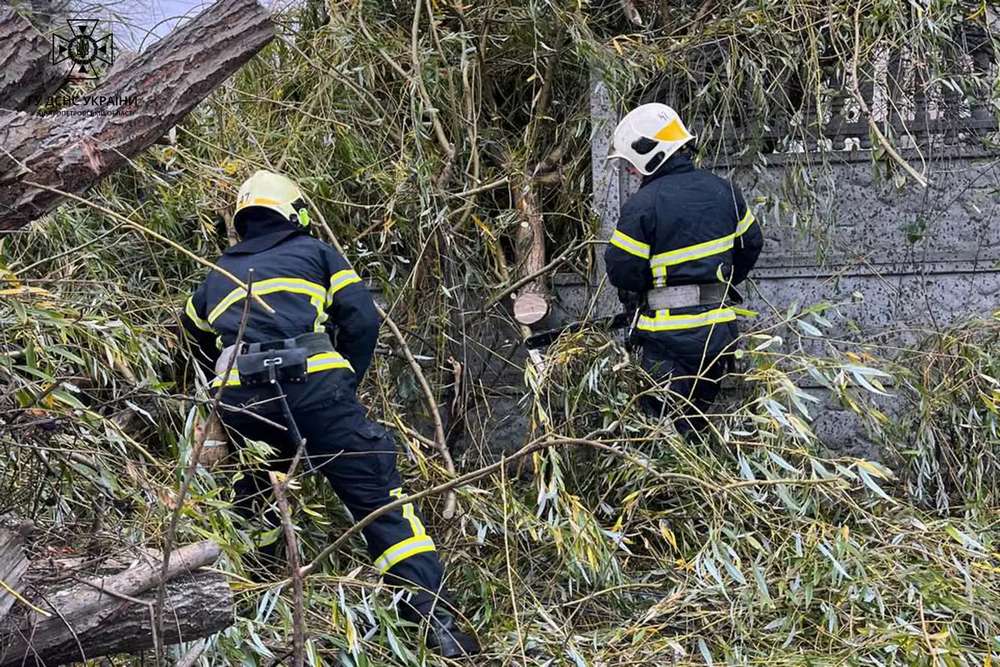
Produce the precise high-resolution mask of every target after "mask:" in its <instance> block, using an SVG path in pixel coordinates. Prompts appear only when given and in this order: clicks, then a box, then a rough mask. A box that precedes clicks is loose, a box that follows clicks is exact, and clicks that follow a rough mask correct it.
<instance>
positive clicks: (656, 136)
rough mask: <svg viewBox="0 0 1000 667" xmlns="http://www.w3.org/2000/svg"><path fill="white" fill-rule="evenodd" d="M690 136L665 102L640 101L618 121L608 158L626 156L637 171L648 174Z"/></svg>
mask: <svg viewBox="0 0 1000 667" xmlns="http://www.w3.org/2000/svg"><path fill="white" fill-rule="evenodd" d="M693 138H694V135H692V134H691V133H690V132H688V130H687V128H686V127H684V123H683V122H682V121H681V119H680V116H678V115H677V112H676V111H674V110H673V109H671V108H670V107H668V106H667V105H666V104H659V103H657V102H653V103H650V104H643V105H642V106H639V107H636V108H635V109H633V110H632V111H630V112H628V113H627V114H626V115H625V117H624V118H622V120H621V122H620V123H618V127H616V128H615V135H614V138H613V139H612V142H611V143H612V150H611V155H609V156H608V159H609V160H610V159H612V158H622V159H625V160H628V161H629V162H631V163H632V166H633V167H635V168H636V169H638V170H639V172H640V173H641V174H643V175H645V176H649V175H650V174H652V173H653V172H654V171H656V170H657V169H658V168H659V167H660V165H661V164H663V163H664V162H666V160H667V158H669V157H670V156H671V155H673V154H674V153H676V152H677V150H678V149H679V148H680V147H681V146H683V145H684V144H686V143H687V142H689V141H691V140H692V139H693Z"/></svg>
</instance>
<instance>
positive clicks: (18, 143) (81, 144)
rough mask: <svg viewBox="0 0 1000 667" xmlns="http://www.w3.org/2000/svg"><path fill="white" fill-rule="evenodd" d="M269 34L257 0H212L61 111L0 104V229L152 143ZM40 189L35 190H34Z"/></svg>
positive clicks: (22, 221)
mask: <svg viewBox="0 0 1000 667" xmlns="http://www.w3.org/2000/svg"><path fill="white" fill-rule="evenodd" d="M273 36H274V26H273V24H272V23H271V21H270V18H269V15H268V12H267V10H265V9H264V8H263V7H261V6H260V5H259V4H258V3H257V2H256V0H219V1H218V2H216V3H215V4H214V5H212V6H211V7H210V8H209V9H208V10H206V11H205V12H203V13H202V14H200V15H199V16H197V17H196V18H195V19H193V20H191V21H190V22H188V23H186V24H185V25H183V26H182V27H180V28H178V29H176V30H174V31H173V32H171V33H170V34H169V35H168V36H167V37H166V38H164V39H163V40H161V41H160V42H158V43H156V44H155V45H154V46H153V47H151V48H150V49H149V50H147V51H146V52H144V53H143V54H141V55H139V56H137V57H136V58H135V59H134V60H132V61H131V62H130V63H129V64H128V67H123V68H120V69H119V68H115V69H114V70H113V71H112V72H111V73H110V74H109V75H108V77H107V78H106V79H105V80H104V81H102V82H101V84H100V85H99V86H98V87H97V88H96V89H95V90H94V91H93V93H90V94H89V95H87V96H86V101H85V103H80V104H76V105H74V106H73V107H72V109H71V110H70V111H72V112H73V113H74V114H77V115H69V113H57V114H54V115H52V116H44V117H42V116H35V115H30V114H26V113H23V112H16V111H2V110H0V230H12V229H17V228H19V227H22V226H24V225H26V224H27V223H29V222H30V221H32V220H35V219H37V218H39V217H41V216H42V215H44V214H45V213H46V212H47V211H48V210H50V209H51V208H53V207H54V206H55V205H56V204H58V203H59V201H60V195H59V193H58V192H53V190H57V191H64V192H71V193H74V194H78V193H81V192H83V191H84V190H86V189H87V188H89V187H90V186H92V185H94V184H95V183H97V182H98V181H99V180H100V179H101V178H103V177H105V176H107V175H109V174H111V173H112V172H114V171H115V170H116V169H118V168H120V167H122V166H124V165H125V164H127V162H128V160H129V159H130V158H132V157H134V156H135V155H138V154H139V153H140V152H142V151H143V150H144V149H146V148H147V147H148V146H150V145H151V144H153V143H154V142H155V141H156V140H157V139H159V138H160V137H161V136H162V135H163V134H164V133H166V132H167V131H168V130H169V129H170V128H171V127H172V126H174V125H175V124H176V123H177V122H178V121H180V119H181V118H183V117H184V116H185V115H186V114H188V113H189V112H190V111H191V110H192V109H194V107H195V106H196V105H197V104H198V103H199V102H200V101H201V100H203V99H204V98H205V97H207V96H208V94H209V93H211V92H212V90H214V89H215V88H216V87H218V86H219V85H220V84H221V83H222V82H223V81H225V80H226V79H227V78H228V77H229V76H230V75H231V74H233V72H235V71H236V70H237V69H239V68H240V66H242V65H243V63H245V62H246V61H247V60H249V59H250V58H251V57H252V56H253V55H254V54H255V53H257V52H258V51H259V50H260V49H261V48H263V47H264V45H266V44H267V43H268V42H269V41H270V40H271V38H272V37H273ZM38 186H42V187H38Z"/></svg>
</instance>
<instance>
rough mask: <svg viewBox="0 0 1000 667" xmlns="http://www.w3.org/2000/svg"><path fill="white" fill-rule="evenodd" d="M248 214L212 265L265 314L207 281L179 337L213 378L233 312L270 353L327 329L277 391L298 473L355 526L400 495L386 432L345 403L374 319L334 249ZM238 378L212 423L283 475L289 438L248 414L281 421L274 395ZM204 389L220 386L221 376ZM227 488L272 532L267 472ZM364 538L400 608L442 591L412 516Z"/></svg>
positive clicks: (268, 215)
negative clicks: (283, 399) (270, 450)
mask: <svg viewBox="0 0 1000 667" xmlns="http://www.w3.org/2000/svg"><path fill="white" fill-rule="evenodd" d="M248 210H250V211H251V212H253V215H252V216H251V215H249V214H248V217H247V218H246V220H245V221H246V222H247V224H246V235H245V237H244V238H243V240H242V241H241V242H240V243H238V244H236V245H234V246H231V247H229V248H227V249H226V251H225V252H224V253H223V255H222V256H221V257H220V258H219V260H218V263H219V265H220V266H221V267H223V268H225V269H227V270H228V271H230V272H231V273H232V274H234V275H236V276H239V277H240V279H241V280H244V281H246V282H251V276H252V278H253V280H252V283H253V291H254V294H255V295H256V296H257V297H259V298H263V299H265V300H266V302H267V303H268V304H269V306H270V308H271V310H272V311H273V312H267V311H265V310H264V309H263V308H260V307H258V304H257V303H256V302H255V301H251V302H250V303H249V304H245V301H244V299H245V298H246V293H245V289H244V288H240V287H234V286H233V283H232V281H231V280H229V278H227V277H226V276H225V275H222V274H221V273H219V272H217V271H211V272H210V273H209V274H208V276H207V277H206V278H205V280H204V282H202V283H201V285H200V286H199V287H198V289H197V290H195V292H194V294H192V295H191V298H189V299H188V302H187V304H186V306H185V309H184V313H183V315H182V322H183V324H184V329H185V331H186V332H187V333H188V335H189V336H190V337H191V338H192V339H193V340H194V341H195V342H196V343H197V345H198V350H199V352H200V360H201V361H202V363H203V364H204V366H205V367H206V370H207V371H209V372H218V369H216V368H215V366H216V365H217V362H218V360H219V358H220V353H221V350H222V349H223V348H224V347H226V346H232V345H234V344H235V341H236V340H237V338H238V336H239V331H240V329H241V327H242V326H243V324H244V323H243V319H244V312H246V321H245V335H244V337H243V339H242V342H243V343H248V344H254V343H257V344H267V345H271V344H272V343H274V342H278V341H282V342H283V341H287V340H288V339H293V338H297V337H299V336H302V335H306V334H309V335H312V336H315V335H316V334H319V336H320V338H322V337H323V336H324V335H326V334H330V329H329V327H330V326H333V327H334V329H333V331H334V334H333V336H332V337H330V346H329V348H330V349H318V350H311V351H310V353H309V354H310V356H308V358H307V359H306V381H305V382H304V383H293V382H285V383H283V384H284V386H283V389H284V391H285V392H286V394H287V402H288V406H289V410H290V411H291V413H292V414H293V416H294V419H295V422H296V425H297V427H298V429H299V431H300V432H301V434H302V436H303V437H304V438H305V440H306V462H305V465H306V468H305V469H311V470H317V471H319V472H321V473H322V474H323V475H324V476H325V477H326V478H327V480H329V482H330V484H331V485H332V486H333V489H334V491H335V492H336V493H337V495H338V496H339V497H340V499H341V500H342V501H343V503H344V505H345V506H346V507H347V509H348V510H349V511H350V513H351V515H352V516H353V517H354V519H361V518H363V517H364V516H366V515H368V514H369V513H371V512H372V511H373V510H375V509H378V508H380V507H382V506H384V505H386V504H388V503H390V502H392V501H394V500H396V499H397V498H400V497H402V496H403V495H404V494H403V491H402V488H401V486H402V485H401V482H400V477H399V472H398V471H397V470H396V446H395V443H394V442H393V439H392V437H391V436H390V435H389V434H388V433H386V431H385V429H383V428H382V427H381V426H379V425H378V424H375V423H373V422H371V421H369V420H368V419H367V418H366V417H365V412H364V409H363V408H362V407H361V405H360V404H359V403H358V400H357V397H356V388H357V384H358V383H359V382H360V381H361V379H362V378H363V377H364V375H365V372H366V371H367V369H368V366H369V365H370V364H371V359H372V354H373V353H374V349H375V344H376V341H377V339H378V328H379V322H378V313H377V310H376V308H375V305H374V303H373V301H372V298H371V295H370V294H369V292H368V290H367V288H366V287H365V286H364V283H363V282H362V280H361V278H360V276H358V275H357V274H356V273H355V272H354V270H353V269H352V268H351V267H350V264H348V262H347V260H346V259H345V258H344V257H343V256H342V255H341V254H340V253H339V252H338V251H337V250H336V249H335V248H333V247H331V246H329V245H327V244H325V243H323V242H321V241H319V240H317V239H314V238H312V237H311V236H309V235H308V234H306V233H305V231H304V230H303V229H302V228H301V227H299V226H298V225H296V224H292V223H290V222H289V221H288V220H285V219H284V218H282V217H281V216H279V215H277V214H274V213H272V212H270V211H268V209H261V208H259V207H258V208H251V209H248ZM251 271H253V273H252V274H251ZM238 375H239V374H238V373H236V374H235V375H233V374H230V376H228V377H227V378H226V380H225V383H224V386H225V391H224V393H223V395H222V396H223V397H222V401H223V402H224V403H225V404H226V405H227V406H230V407H235V408H239V409H240V411H234V410H223V413H222V415H223V417H222V418H223V422H224V423H225V424H226V425H227V426H228V427H229V429H230V432H231V434H232V435H233V436H234V439H235V440H237V441H238V440H240V439H241V438H250V439H253V440H260V441H264V442H266V443H268V444H269V445H271V446H272V447H274V448H275V449H276V450H277V451H278V452H279V455H278V456H279V459H278V461H276V462H275V464H274V465H275V467H276V468H279V469H280V468H281V467H283V466H287V464H288V462H289V461H291V459H292V457H293V456H294V455H295V447H294V445H293V443H292V438H291V437H290V435H289V433H288V431H287V430H284V429H282V428H276V427H274V426H271V425H268V424H267V422H265V421H262V420H260V419H256V418H255V417H254V415H253V414H251V413H248V412H247V411H248V410H252V411H253V413H257V414H259V415H261V416H263V417H265V418H266V419H268V420H271V421H273V422H277V423H282V422H283V421H284V419H285V418H284V416H283V411H282V409H281V407H280V403H279V402H278V401H277V400H276V398H277V393H276V392H275V391H274V390H273V389H272V388H271V387H270V385H263V386H257V385H256V384H255V383H253V382H247V383H246V384H244V383H242V382H241V381H240V379H239V377H238ZM251 385H253V386H251ZM212 386H213V387H220V386H223V380H222V378H219V377H217V378H216V379H215V380H214V381H213V383H212ZM279 461H280V462H281V463H279ZM238 485H239V487H238V489H237V495H238V497H240V498H241V500H240V501H239V505H238V506H239V508H240V509H241V513H242V514H244V516H247V517H248V518H254V515H262V516H260V518H263V519H265V520H266V521H269V522H270V523H271V524H272V525H273V526H277V525H278V523H279V522H278V521H277V520H276V516H275V515H274V512H273V509H271V510H267V509H266V508H268V507H272V508H273V505H272V503H271V502H270V495H271V494H270V484H269V483H268V481H267V475H266V473H265V472H264V471H257V472H252V473H250V474H248V475H247V477H246V478H244V479H243V480H242V481H240V482H239V483H238ZM258 501H259V502H258ZM363 533H364V536H365V539H366V541H367V543H368V551H369V553H370V554H371V557H372V559H373V561H374V564H375V566H376V568H377V569H378V570H379V571H380V572H381V573H382V574H384V575H387V578H388V579H389V580H390V582H393V583H402V582H403V581H406V582H411V583H412V584H415V585H416V586H417V587H418V588H420V589H423V594H418V595H417V596H414V599H412V600H411V605H413V606H414V607H416V610H417V611H418V612H421V611H423V612H424V613H426V611H427V610H428V609H429V608H430V606H431V605H432V604H433V603H434V600H435V599H436V598H435V597H434V595H435V594H436V593H439V592H441V586H442V584H441V582H442V571H441V563H440V562H439V561H438V557H437V553H436V552H435V546H434V542H433V541H432V540H431V538H430V536H429V535H428V534H427V531H426V530H425V528H424V523H423V520H422V519H421V518H420V515H419V514H418V513H417V511H416V508H415V507H413V505H412V504H407V505H405V506H403V507H402V508H400V509H398V510H395V511H393V512H391V513H388V514H385V515H382V516H380V517H379V518H378V519H377V520H376V521H374V522H373V523H372V524H371V525H369V526H367V527H366V528H364V530H363ZM262 555H264V556H265V558H266V556H267V554H266V553H264V554H262ZM403 611H404V612H406V611H408V610H407V608H405V607H404V609H403Z"/></svg>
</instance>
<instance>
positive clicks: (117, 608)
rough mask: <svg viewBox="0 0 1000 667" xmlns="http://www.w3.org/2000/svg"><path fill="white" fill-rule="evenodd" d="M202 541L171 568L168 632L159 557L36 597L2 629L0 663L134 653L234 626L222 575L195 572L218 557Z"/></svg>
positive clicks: (174, 558)
mask: <svg viewBox="0 0 1000 667" xmlns="http://www.w3.org/2000/svg"><path fill="white" fill-rule="evenodd" d="M219 552H220V550H219V547H218V545H216V544H214V543H211V542H201V543H198V544H193V545H189V546H187V547H184V548H182V549H178V550H177V551H175V552H174V553H173V554H172V555H171V557H170V566H169V567H168V569H167V576H166V579H167V584H166V599H165V604H164V618H165V620H166V622H165V623H164V635H163V636H162V637H158V638H156V637H155V633H154V624H153V623H154V614H153V605H154V604H155V598H156V588H157V586H158V585H159V583H160V581H161V576H160V571H161V564H160V563H159V562H157V561H156V559H150V560H149V561H148V562H143V563H138V564H136V565H134V566H132V567H130V568H128V569H127V570H125V571H124V572H120V573H117V574H114V575H110V576H107V577H102V578H99V579H95V580H91V581H88V582H81V583H80V584H78V585H76V586H73V587H71V588H69V589H65V590H62V591H59V592H57V593H55V594H53V595H48V596H44V597H43V596H37V597H35V598H34V599H32V600H31V603H32V604H33V605H34V606H35V607H36V608H37V610H38V611H34V612H32V613H30V614H29V616H28V618H27V620H22V621H20V622H18V623H14V622H13V621H11V622H8V623H7V624H6V626H2V630H0V667H12V666H13V665H36V664H37V665H42V664H45V665H59V664H65V663H67V662H76V661H82V660H85V659H91V658H95V657H100V656H103V655H113V654H117V653H135V652H138V651H142V650H145V649H149V648H152V647H153V646H155V645H156V643H157V642H159V643H160V644H163V645H166V644H175V643H178V642H181V641H191V640H194V639H198V638H201V637H207V636H209V635H212V634H214V633H216V632H218V631H220V630H222V629H224V628H226V627H228V626H229V625H231V624H232V622H233V599H232V593H231V591H230V589H229V584H228V583H227V582H226V579H225V577H224V576H223V575H222V574H220V573H217V572H206V571H197V568H199V567H202V566H204V565H209V564H211V563H212V562H214V561H215V560H216V559H217V558H218V556H219Z"/></svg>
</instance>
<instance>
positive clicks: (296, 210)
mask: <svg viewBox="0 0 1000 667" xmlns="http://www.w3.org/2000/svg"><path fill="white" fill-rule="evenodd" d="M254 206H259V207H261V208H269V209H271V210H272V211H277V212H278V213H280V214H281V215H282V216H284V217H285V218H286V219H288V220H290V221H291V222H297V223H299V224H300V225H302V226H303V227H305V226H306V225H308V224H309V213H308V211H306V208H305V197H304V196H303V195H302V190H300V189H299V186H298V185H296V184H295V181H293V180H292V179H290V178H288V177H287V176H282V175H281V174H276V173H274V172H271V171H265V170H263V169H261V170H260V171H257V172H255V173H254V175H253V176H251V177H250V178H248V179H247V180H245V181H243V185H241V186H240V193H239V195H238V196H237V197H236V217H239V214H240V211H243V210H244V209H248V208H251V207H254Z"/></svg>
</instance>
